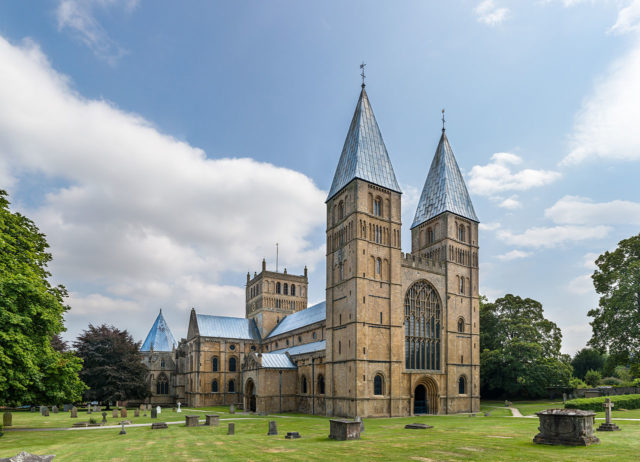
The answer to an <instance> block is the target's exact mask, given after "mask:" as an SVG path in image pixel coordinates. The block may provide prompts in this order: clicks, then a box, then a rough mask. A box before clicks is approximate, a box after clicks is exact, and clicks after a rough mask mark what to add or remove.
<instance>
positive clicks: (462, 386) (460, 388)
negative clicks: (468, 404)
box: [458, 375, 467, 395]
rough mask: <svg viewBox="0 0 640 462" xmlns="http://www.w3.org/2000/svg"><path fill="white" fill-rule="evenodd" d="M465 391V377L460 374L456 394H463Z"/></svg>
mask: <svg viewBox="0 0 640 462" xmlns="http://www.w3.org/2000/svg"><path fill="white" fill-rule="evenodd" d="M465 393H467V379H465V377H464V375H461V376H460V378H459V379H458V394H460V395H464V394H465Z"/></svg>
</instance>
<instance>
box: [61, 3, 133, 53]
mask: <svg viewBox="0 0 640 462" xmlns="http://www.w3.org/2000/svg"><path fill="white" fill-rule="evenodd" d="M137 4H138V0H60V1H59V3H58V7H57V8H56V19H57V22H58V30H60V31H62V30H64V29H69V30H70V31H72V32H73V34H74V35H75V36H76V37H77V38H78V39H79V40H80V41H82V42H83V43H84V44H85V45H86V46H87V47H89V48H90V49H91V50H92V51H93V53H94V54H95V55H96V56H98V57H99V58H101V59H104V60H105V61H107V62H108V63H109V64H112V65H113V64H115V63H116V62H117V60H118V59H119V58H121V57H122V56H123V55H125V54H126V51H125V50H124V49H123V48H122V47H120V45H118V44H117V43H116V42H115V41H114V40H112V39H111V37H109V34H108V33H107V31H106V30H105V29H104V28H103V27H102V25H101V24H100V23H99V22H98V21H97V20H96V18H95V14H94V9H95V7H96V6H97V7H101V8H103V9H105V8H108V7H117V8H120V9H123V10H124V11H125V12H131V11H133V10H134V9H135V7H136V6H137Z"/></svg>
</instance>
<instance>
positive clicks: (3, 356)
mask: <svg viewBox="0 0 640 462" xmlns="http://www.w3.org/2000/svg"><path fill="white" fill-rule="evenodd" d="M48 247H49V246H48V244H47V241H46V239H45V236H44V234H42V233H41V232H40V231H39V230H38V228H37V227H36V225H35V224H34V223H33V222H32V221H31V220H30V219H28V218H27V217H25V216H23V215H21V214H19V213H12V212H11V211H10V210H9V201H8V200H7V193H6V192H5V191H2V190H0V404H5V405H16V404H23V403H33V404H35V403H47V404H49V403H55V404H60V403H62V402H63V401H77V400H78V399H80V397H81V395H82V391H83V390H84V389H85V388H86V387H85V386H84V384H83V383H82V382H81V381H80V379H79V378H78V371H79V370H80V368H81V367H82V364H81V361H80V360H79V359H78V358H77V357H76V356H75V355H74V354H73V353H72V352H60V351H56V350H55V349H54V347H53V346H52V343H51V342H52V339H53V338H54V336H56V335H58V334H60V333H61V332H63V331H64V330H65V329H64V324H63V315H64V313H65V311H67V310H68V309H69V307H68V306H66V305H65V304H64V299H65V297H66V295H67V292H66V290H65V288H64V287H63V286H56V287H53V286H51V284H50V283H49V281H48V278H49V276H50V274H49V272H48V270H47V264H48V263H49V262H50V261H51V254H50V253H48V252H47V248H48Z"/></svg>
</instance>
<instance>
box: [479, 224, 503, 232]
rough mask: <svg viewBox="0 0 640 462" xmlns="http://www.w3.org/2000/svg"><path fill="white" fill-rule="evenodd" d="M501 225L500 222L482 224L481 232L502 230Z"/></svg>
mask: <svg viewBox="0 0 640 462" xmlns="http://www.w3.org/2000/svg"><path fill="white" fill-rule="evenodd" d="M500 226H501V225H500V223H498V222H494V223H480V225H479V226H478V227H479V228H480V230H481V231H495V230H496V229H498V228H500Z"/></svg>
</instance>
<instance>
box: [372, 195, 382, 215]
mask: <svg viewBox="0 0 640 462" xmlns="http://www.w3.org/2000/svg"><path fill="white" fill-rule="evenodd" d="M373 214H374V215H375V216H377V217H380V216H382V199H380V198H379V197H376V200H375V201H373Z"/></svg>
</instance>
